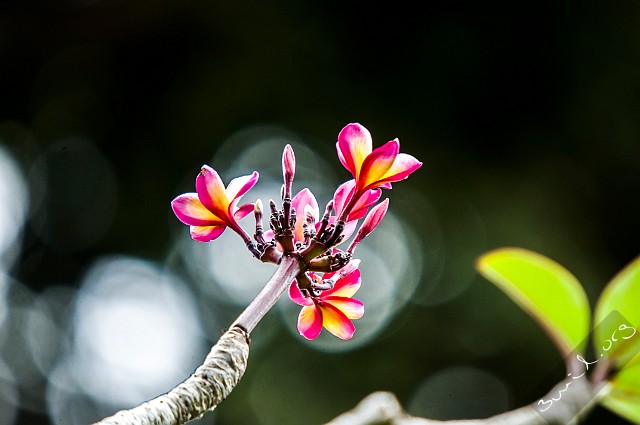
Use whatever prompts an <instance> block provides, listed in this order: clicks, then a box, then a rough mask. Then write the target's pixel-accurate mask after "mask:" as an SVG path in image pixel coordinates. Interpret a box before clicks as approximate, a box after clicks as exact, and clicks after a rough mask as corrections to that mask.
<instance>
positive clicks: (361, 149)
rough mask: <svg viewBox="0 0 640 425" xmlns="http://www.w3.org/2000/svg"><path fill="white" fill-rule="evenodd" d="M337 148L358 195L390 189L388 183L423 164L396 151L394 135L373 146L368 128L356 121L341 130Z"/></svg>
mask: <svg viewBox="0 0 640 425" xmlns="http://www.w3.org/2000/svg"><path fill="white" fill-rule="evenodd" d="M336 147H337V149H338V158H339V159H340V162H341V163H342V165H344V167H345V168H346V169H347V170H349V171H350V172H351V174H352V175H353V178H354V179H355V180H356V193H357V194H358V195H361V194H362V193H364V192H365V191H366V190H368V189H374V188H377V187H381V188H385V189H390V188H391V183H393V182H397V181H400V180H404V179H406V178H407V177H408V176H409V174H411V173H413V172H414V171H415V170H417V169H418V168H420V167H421V166H422V162H420V161H418V160H417V159H416V158H414V157H413V156H411V155H408V154H405V153H399V152H400V141H399V140H398V139H397V138H396V139H393V140H391V141H389V142H387V143H385V144H384V145H382V146H380V147H378V148H376V149H373V147H372V140H371V134H370V133H369V130H367V129H366V128H365V127H364V126H362V125H360V124H358V123H352V124H348V125H347V126H345V127H344V128H343V129H342V130H341V131H340V134H338V142H337V144H336Z"/></svg>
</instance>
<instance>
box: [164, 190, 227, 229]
mask: <svg viewBox="0 0 640 425" xmlns="http://www.w3.org/2000/svg"><path fill="white" fill-rule="evenodd" d="M171 209H173V212H174V213H175V215H176V217H178V220H180V221H181V222H183V223H184V224H188V225H190V226H211V225H216V224H223V221H222V220H221V219H220V218H219V217H216V216H215V215H214V214H213V213H211V211H209V210H208V209H206V208H205V207H204V205H202V202H200V199H199V198H198V195H197V194H196V193H185V194H182V195H180V196H178V197H177V198H175V199H174V200H173V201H171Z"/></svg>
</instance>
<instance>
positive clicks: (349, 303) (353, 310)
mask: <svg viewBox="0 0 640 425" xmlns="http://www.w3.org/2000/svg"><path fill="white" fill-rule="evenodd" d="M322 301H323V302H326V303H329V304H331V305H332V306H334V307H335V308H337V309H338V310H340V311H341V312H342V313H344V315H345V316H347V318H348V319H351V320H353V319H359V318H361V317H362V315H363V314H364V304H363V303H362V301H360V300H355V299H353V298H345V297H327V298H324V299H323V300H322Z"/></svg>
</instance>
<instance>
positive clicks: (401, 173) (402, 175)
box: [380, 153, 422, 186]
mask: <svg viewBox="0 0 640 425" xmlns="http://www.w3.org/2000/svg"><path fill="white" fill-rule="evenodd" d="M420 167H422V162H420V161H418V160H417V159H416V158H414V157H413V156H411V155H408V154H406V153H401V154H398V156H396V159H395V160H394V161H393V165H392V166H391V168H389V170H387V172H386V173H385V175H384V177H383V178H382V179H381V180H380V181H383V182H388V183H391V182H397V181H400V180H404V179H406V178H407V177H408V176H409V174H411V173H413V172H414V171H416V170H417V169H418V168H420ZM389 186H391V185H390V184H389Z"/></svg>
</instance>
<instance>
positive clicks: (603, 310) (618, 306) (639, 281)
mask: <svg viewBox="0 0 640 425" xmlns="http://www.w3.org/2000/svg"><path fill="white" fill-rule="evenodd" d="M614 317H617V319H616V320H612V318H614ZM594 324H597V326H596V327H595V328H594V339H593V340H594V345H595V350H596V352H601V354H602V353H604V354H606V355H607V356H608V357H609V359H611V360H612V361H613V362H614V363H615V366H616V367H617V368H622V367H624V366H625V365H626V364H627V363H628V362H629V361H630V360H631V359H632V358H633V357H634V356H635V355H636V354H638V353H639V352H640V331H638V332H633V333H634V335H633V336H631V335H632V331H635V330H636V329H638V330H640V257H638V258H636V259H635V260H634V261H632V262H631V263H630V264H629V265H628V266H626V267H625V268H624V269H622V271H620V272H619V273H618V274H617V275H616V276H614V277H613V279H611V282H609V284H608V285H607V286H606V287H605V288H604V291H602V295H600V299H599V300H598V303H597V304H596V310H595V315H594ZM621 325H625V326H627V327H628V328H627V329H620V326H621ZM629 327H630V328H631V329H630V328H629ZM614 339H615V341H614Z"/></svg>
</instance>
